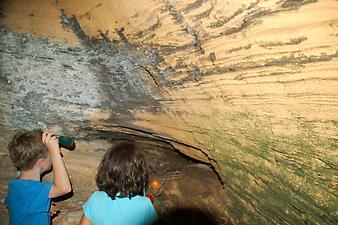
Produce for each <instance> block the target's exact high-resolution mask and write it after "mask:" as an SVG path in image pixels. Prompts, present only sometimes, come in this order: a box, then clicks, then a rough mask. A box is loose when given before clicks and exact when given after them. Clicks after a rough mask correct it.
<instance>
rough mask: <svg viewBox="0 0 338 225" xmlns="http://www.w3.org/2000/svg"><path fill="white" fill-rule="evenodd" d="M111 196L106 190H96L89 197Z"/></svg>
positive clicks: (103, 197)
mask: <svg viewBox="0 0 338 225" xmlns="http://www.w3.org/2000/svg"><path fill="white" fill-rule="evenodd" d="M106 198H109V196H108V195H107V193H106V192H104V191H95V192H93V194H92V195H91V196H90V197H89V199H106Z"/></svg>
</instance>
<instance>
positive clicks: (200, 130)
mask: <svg viewBox="0 0 338 225" xmlns="http://www.w3.org/2000/svg"><path fill="white" fill-rule="evenodd" d="M337 10H338V3H337V1H333V0H332V1H331V0H319V1H315V0H305V1H301V0H300V1H291V0H283V1H250V0H248V1H208V0H201V1H200V0H197V1H188V0H185V1H178V0H177V1H175V0H164V1H150V0H143V1H142V4H140V1H136V0H130V1H128V2H126V1H108V0H102V1H100V2H97V1H92V0H89V1H85V2H84V1H79V0H72V1H64V0H58V1H55V2H53V1H48V2H46V1H43V0H34V1H29V3H28V1H20V0H15V1H13V0H12V1H2V3H1V18H0V20H1V24H2V29H1V38H0V52H1V58H0V63H1V77H0V84H1V86H0V99H1V101H0V111H1V116H0V121H1V125H2V126H1V131H2V133H4V136H3V138H2V139H1V141H3V143H6V140H7V139H6V138H5V137H6V135H7V136H9V134H7V133H8V131H12V130H14V129H32V128H40V127H41V128H49V129H52V130H55V131H56V132H58V133H63V134H69V135H72V136H76V137H78V138H84V137H86V138H97V137H102V138H113V139H119V138H126V137H128V138H137V139H147V138H148V139H151V140H153V141H161V142H165V143H167V144H169V145H171V146H172V147H174V148H176V149H178V150H179V151H181V152H183V153H185V154H187V155H189V156H190V157H192V158H195V159H199V160H201V161H204V162H206V163H210V164H211V165H212V166H213V168H215V170H216V171H217V172H218V174H219V176H220V178H221V180H222V182H223V187H224V190H226V191H227V192H228V191H229V193H231V194H228V195H227V196H228V198H227V199H226V202H227V204H224V206H226V208H225V212H224V215H226V217H227V218H228V219H229V221H231V222H232V223H235V224H295V223H296V224H301V223H305V224H334V223H336V222H337V221H336V218H337V205H336V202H337V194H336V185H337V182H336V178H337V149H338V148H337V146H338V143H337V139H338V126H337V121H338V116H337V115H338V107H337V105H338V104H337V103H338V102H337V96H338V89H337V86H338V79H337V78H338V76H337V69H338V63H337V56H338V55H337V52H338V51H337V50H338V49H337V46H338V41H337V34H338V28H337V27H338V22H337V21H338V17H337ZM83 157H86V154H84V156H83ZM229 202H230V203H233V204H231V205H229V204H228V203H229Z"/></svg>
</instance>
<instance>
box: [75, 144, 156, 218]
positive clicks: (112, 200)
mask: <svg viewBox="0 0 338 225" xmlns="http://www.w3.org/2000/svg"><path fill="white" fill-rule="evenodd" d="M147 179H148V168H147V165H146V162H145V159H144V156H143V153H142V151H141V150H140V149H138V148H137V147H136V145H135V144H134V143H131V142H122V143H119V144H117V145H116V146H113V147H111V148H110V149H108V151H107V152H106V153H105V155H104V157H103V159H102V161H101V163H100V165H99V168H98V171H97V174H96V184H97V186H98V189H99V191H96V192H94V193H93V194H92V195H91V196H90V198H89V200H88V201H87V202H86V204H85V205H84V206H83V216H82V219H81V223H80V225H150V224H153V223H154V222H155V221H156V220H157V214H156V211H155V209H154V207H153V205H152V203H151V202H150V199H149V198H147V197H145V193H144V192H145V184H146V182H147Z"/></svg>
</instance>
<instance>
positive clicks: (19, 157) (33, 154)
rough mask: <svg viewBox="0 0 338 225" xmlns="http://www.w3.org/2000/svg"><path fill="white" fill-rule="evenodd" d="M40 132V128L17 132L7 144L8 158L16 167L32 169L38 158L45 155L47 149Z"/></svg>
mask: <svg viewBox="0 0 338 225" xmlns="http://www.w3.org/2000/svg"><path fill="white" fill-rule="evenodd" d="M42 133H43V132H42V131H41V130H33V131H27V132H19V133H17V134H16V135H15V136H14V137H13V139H12V141H11V142H10V143H9V144H8V151H9V155H10V158H11V160H12V162H13V164H14V165H15V166H16V167H17V168H18V169H20V170H29V169H32V168H33V167H34V164H35V163H36V161H37V160H38V159H40V158H46V157H47V155H48V150H47V148H46V146H45V145H44V144H43V143H42Z"/></svg>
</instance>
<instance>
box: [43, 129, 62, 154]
mask: <svg viewBox="0 0 338 225" xmlns="http://www.w3.org/2000/svg"><path fill="white" fill-rule="evenodd" d="M42 142H43V143H44V144H45V145H46V147H47V149H48V151H49V152H54V151H55V152H60V148H59V139H58V138H57V137H56V136H55V135H54V134H52V133H48V132H43V134H42Z"/></svg>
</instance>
